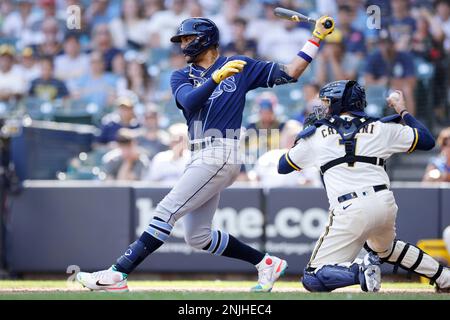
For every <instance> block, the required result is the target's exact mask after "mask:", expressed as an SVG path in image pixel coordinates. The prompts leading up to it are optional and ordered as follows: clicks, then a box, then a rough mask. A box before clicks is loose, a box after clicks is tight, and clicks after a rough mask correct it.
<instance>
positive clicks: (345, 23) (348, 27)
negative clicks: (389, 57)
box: [338, 4, 366, 59]
mask: <svg viewBox="0 0 450 320" xmlns="http://www.w3.org/2000/svg"><path fill="white" fill-rule="evenodd" d="M354 20H355V12H354V11H353V9H352V7H350V6H349V5H345V4H344V5H340V6H339V11H338V21H339V23H338V27H339V30H340V31H341V32H342V42H343V43H344V44H345V51H346V53H351V54H354V55H357V56H358V57H359V58H360V59H361V58H363V56H364V55H365V53H366V47H365V38H364V34H363V33H362V32H361V31H359V30H357V29H355V28H354V27H353V26H352V23H353V21H354Z"/></svg>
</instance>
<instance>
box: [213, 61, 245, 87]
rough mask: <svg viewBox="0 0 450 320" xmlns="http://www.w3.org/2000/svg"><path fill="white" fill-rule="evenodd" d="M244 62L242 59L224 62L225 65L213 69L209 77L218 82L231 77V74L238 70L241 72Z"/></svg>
mask: <svg viewBox="0 0 450 320" xmlns="http://www.w3.org/2000/svg"><path fill="white" fill-rule="evenodd" d="M246 64H247V62H246V61H244V60H232V61H229V62H227V63H225V65H224V66H223V67H222V68H220V69H218V70H216V71H214V73H213V74H212V76H211V77H212V79H213V80H214V82H215V83H220V82H221V81H223V80H224V79H226V78H228V77H231V76H232V75H235V74H236V73H238V72H241V71H242V69H244V66H245V65H246Z"/></svg>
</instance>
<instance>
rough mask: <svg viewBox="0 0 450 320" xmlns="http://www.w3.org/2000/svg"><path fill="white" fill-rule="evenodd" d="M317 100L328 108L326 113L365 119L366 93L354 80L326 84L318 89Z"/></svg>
mask: <svg viewBox="0 0 450 320" xmlns="http://www.w3.org/2000/svg"><path fill="white" fill-rule="evenodd" d="M319 98H320V99H321V100H322V102H323V103H324V104H325V106H327V107H328V113H329V114H331V115H339V114H341V113H343V112H349V113H351V114H352V115H355V116H359V117H365V116H367V115H366V113H365V112H364V108H365V107H366V105H367V101H366V92H365V90H364V88H363V87H362V86H360V85H359V84H358V82H356V81H354V80H339V81H334V82H330V83H328V84H326V85H325V86H323V87H322V89H320V92H319Z"/></svg>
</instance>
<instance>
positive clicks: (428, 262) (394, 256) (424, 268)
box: [364, 239, 443, 284]
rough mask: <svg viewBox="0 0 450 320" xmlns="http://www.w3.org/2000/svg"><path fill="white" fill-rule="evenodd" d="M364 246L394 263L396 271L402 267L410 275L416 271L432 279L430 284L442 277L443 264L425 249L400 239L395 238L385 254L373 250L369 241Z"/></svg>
mask: <svg viewBox="0 0 450 320" xmlns="http://www.w3.org/2000/svg"><path fill="white" fill-rule="evenodd" d="M364 248H365V249H366V250H367V251H370V252H374V253H376V254H377V255H378V256H379V257H380V258H381V261H382V262H387V263H389V264H393V265H394V269H393V272H394V273H396V272H397V270H398V268H399V267H401V268H402V269H405V270H407V271H408V275H409V274H410V273H412V272H414V273H417V274H419V275H421V276H424V277H426V278H428V279H430V284H433V283H434V282H435V281H436V280H437V279H438V278H439V277H440V275H441V273H442V270H443V266H441V265H440V264H439V262H437V261H436V260H435V259H434V258H433V257H431V256H430V255H428V254H427V253H426V252H425V251H423V250H422V249H420V248H418V247H416V246H415V245H413V244H410V243H407V242H404V241H402V240H399V239H396V240H394V242H393V244H392V249H391V251H390V252H388V253H386V254H384V255H381V254H380V253H377V252H375V251H374V250H372V249H371V248H370V247H369V246H368V244H367V242H366V244H365V245H364Z"/></svg>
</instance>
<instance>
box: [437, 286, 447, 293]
mask: <svg viewBox="0 0 450 320" xmlns="http://www.w3.org/2000/svg"><path fill="white" fill-rule="evenodd" d="M435 291H436V293H450V287H447V288H439V286H438V285H436V287H435Z"/></svg>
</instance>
